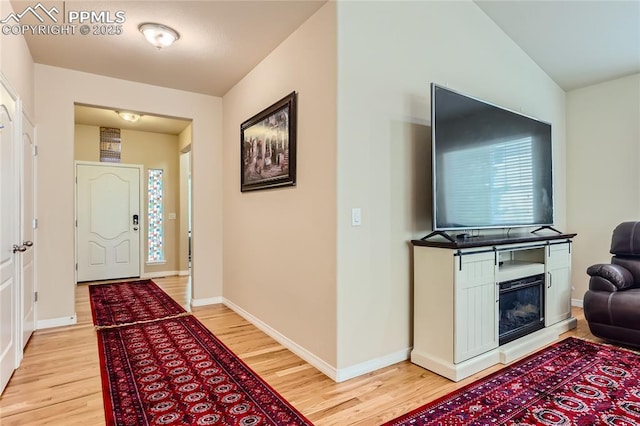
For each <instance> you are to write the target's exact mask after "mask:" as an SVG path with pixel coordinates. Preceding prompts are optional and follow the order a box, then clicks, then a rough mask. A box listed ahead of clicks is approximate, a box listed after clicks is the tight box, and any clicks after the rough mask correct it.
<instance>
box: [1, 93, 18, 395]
mask: <svg viewBox="0 0 640 426" xmlns="http://www.w3.org/2000/svg"><path fill="white" fill-rule="evenodd" d="M0 83H1V82H0ZM15 113H16V102H15V101H14V99H13V98H12V97H11V95H10V94H9V92H8V91H7V89H6V88H5V86H4V85H3V84H0V126H1V128H0V392H2V390H4V388H5V386H6V385H7V382H9V379H10V378H11V375H12V374H13V370H14V369H15V368H16V362H17V353H16V350H17V349H16V348H17V346H18V344H17V343H16V340H17V335H18V330H17V309H16V308H17V306H16V305H17V300H18V299H17V297H16V295H17V293H16V287H17V279H18V278H17V277H18V260H19V259H20V257H19V254H18V253H19V252H17V251H16V250H14V248H13V247H14V245H16V247H18V245H19V242H18V237H19V235H18V229H19V223H20V222H19V220H18V204H19V203H18V179H17V167H16V165H17V161H16V155H15V154H16V152H15V151H16V150H15V145H16V144H15V137H16V135H15V133H14V132H15V128H16V117H15Z"/></svg>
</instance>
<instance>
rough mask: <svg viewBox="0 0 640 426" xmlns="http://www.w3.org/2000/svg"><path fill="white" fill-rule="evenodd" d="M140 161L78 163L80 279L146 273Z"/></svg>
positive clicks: (87, 279)
mask: <svg viewBox="0 0 640 426" xmlns="http://www.w3.org/2000/svg"><path fill="white" fill-rule="evenodd" d="M140 174H141V171H140V167H139V166H124V165H122V166H115V165H103V164H77V165H76V177H77V188H76V190H77V209H76V214H77V216H76V217H77V221H78V223H77V226H78V230H77V238H78V242H77V250H78V265H77V266H78V282H80V281H98V280H107V279H117V278H128V277H139V276H140V228H141V224H142V219H141V216H140Z"/></svg>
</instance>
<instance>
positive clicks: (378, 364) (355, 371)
mask: <svg viewBox="0 0 640 426" xmlns="http://www.w3.org/2000/svg"><path fill="white" fill-rule="evenodd" d="M222 303H224V304H225V305H226V306H227V307H228V308H229V309H231V310H233V311H234V312H236V313H237V314H238V315H240V316H241V317H243V318H244V319H246V320H247V321H249V322H250V323H251V324H253V325H254V326H256V327H257V328H259V329H260V330H262V331H263V332H264V333H266V334H267V335H269V336H270V337H271V338H272V339H274V340H275V341H277V342H278V343H280V344H281V345H282V346H284V347H285V348H287V349H289V350H290V351H291V352H293V353H294V354H296V355H298V356H299V357H300V358H302V359H303V360H305V361H306V362H308V363H309V364H311V365H312V366H314V367H315V368H317V369H318V370H319V371H320V372H321V373H323V374H325V375H326V376H328V377H329V378H330V379H332V380H333V381H335V382H338V383H340V382H343V381H345V380H349V379H353V378H354V377H357V376H361V375H363V374H366V373H370V372H372V371H375V370H378V369H380V368H383V367H387V366H389V365H392V364H395V363H397V362H401V361H405V360H407V359H409V354H410V353H411V348H408V349H405V350H401V351H398V352H395V353H392V354H389V355H385V356H382V357H379V358H375V359H371V360H369V361H365V362H363V363H360V364H356V365H353V366H351V367H346V368H336V367H334V366H332V365H330V364H328V363H327V362H326V361H324V360H322V359H321V358H319V357H317V356H316V355H314V354H313V353H311V352H309V351H308V350H307V349H305V348H303V347H302V346H300V345H298V344H297V343H296V342H294V341H293V340H291V339H289V338H288V337H286V336H285V335H283V334H282V333H280V332H279V331H277V330H275V329H274V328H272V327H271V326H269V325H268V324H266V323H265V322H263V321H262V320H260V319H258V318H256V317H255V316H253V315H252V314H250V313H249V312H247V311H245V310H244V309H242V308H241V307H239V306H238V305H236V304H235V303H233V302H232V301H230V300H229V299H226V298H225V299H224V300H223V302H222Z"/></svg>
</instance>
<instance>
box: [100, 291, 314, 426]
mask: <svg viewBox="0 0 640 426" xmlns="http://www.w3.org/2000/svg"><path fill="white" fill-rule="evenodd" d="M115 285H116V286H118V285H121V284H115ZM141 287H146V286H141ZM152 291H153V292H155V290H152ZM160 291H162V290H160ZM167 297H169V296H168V295H167ZM152 299H153V298H152ZM160 299H162V297H160ZM147 313H148V312H146V311H145V312H144V314H143V317H145V318H146V317H147ZM94 317H95V312H94ZM127 321H128V322H130V321H129V320H127ZM97 334H98V346H99V355H100V365H101V372H102V388H103V390H102V392H103V397H104V408H105V417H106V424H107V425H131V426H133V425H135V426H143V425H243V426H252V425H278V426H280V425H282V426H300V425H305V426H307V425H311V424H312V423H311V422H309V421H308V420H307V419H306V418H305V417H304V416H303V415H302V414H301V413H299V412H298V411H297V410H296V409H295V408H294V407H293V406H291V405H290V404H289V403H288V402H287V401H286V400H285V399H284V398H283V397H282V396H280V395H279V394H278V393H277V392H276V391H275V390H274V389H272V388H271V387H270V386H269V385H268V384H267V383H266V382H264V380H262V379H261V378H260V377H259V376H258V375H257V374H256V373H254V372H253V371H252V370H251V369H250V368H249V367H248V366H247V365H246V364H245V363H244V362H243V361H242V360H240V359H239V358H238V357H237V356H236V355H235V354H234V353H233V352H232V351H231V350H230V349H228V348H227V347H226V346H225V345H224V344H223V343H222V342H221V341H219V340H218V339H217V338H216V337H215V336H214V335H213V334H212V333H211V332H210V331H209V330H208V329H207V328H206V327H205V326H204V325H203V324H202V323H200V322H199V321H198V320H197V319H196V318H195V317H193V316H191V315H184V316H179V317H171V318H167V319H157V320H145V321H144V322H141V323H130V324H126V325H120V326H118V325H116V326H111V327H103V328H99V329H98V331H97Z"/></svg>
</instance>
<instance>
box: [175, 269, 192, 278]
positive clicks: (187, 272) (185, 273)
mask: <svg viewBox="0 0 640 426" xmlns="http://www.w3.org/2000/svg"><path fill="white" fill-rule="evenodd" d="M178 275H179V276H181V277H186V276H188V275H191V271H189V270H188V269H187V270H186V271H178Z"/></svg>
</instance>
